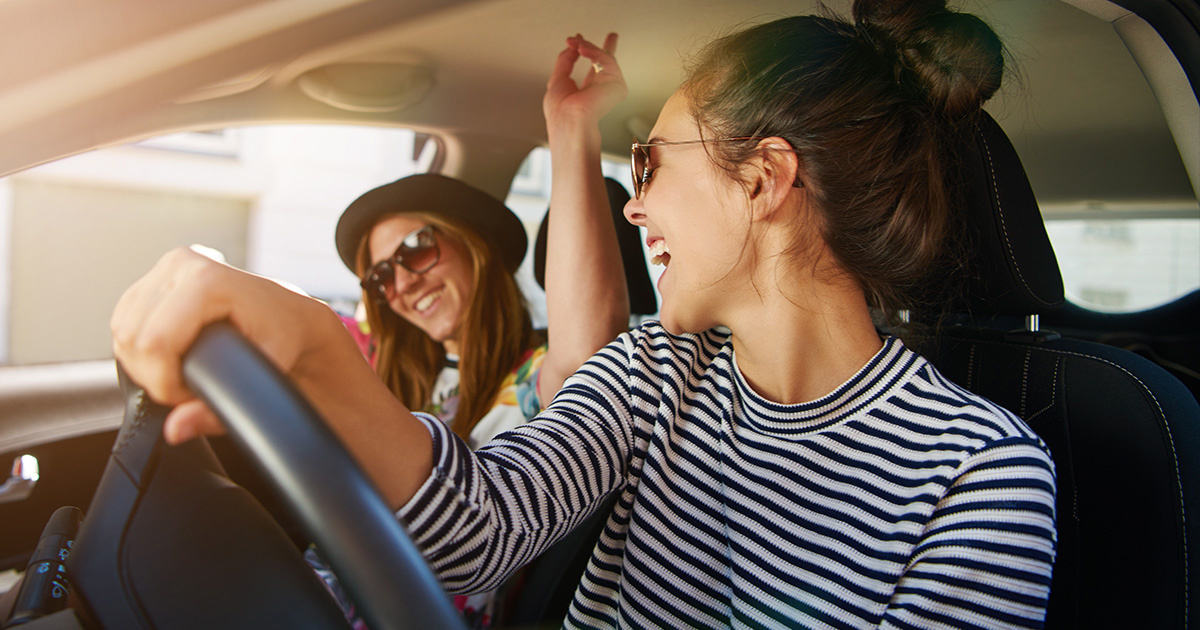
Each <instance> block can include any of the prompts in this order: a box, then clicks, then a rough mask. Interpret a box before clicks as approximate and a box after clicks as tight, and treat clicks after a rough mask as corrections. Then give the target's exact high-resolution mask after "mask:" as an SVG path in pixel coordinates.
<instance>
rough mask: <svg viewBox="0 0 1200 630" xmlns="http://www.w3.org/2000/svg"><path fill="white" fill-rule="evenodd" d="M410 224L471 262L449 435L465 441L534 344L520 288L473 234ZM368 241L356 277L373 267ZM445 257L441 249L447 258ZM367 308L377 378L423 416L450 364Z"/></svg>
mask: <svg viewBox="0 0 1200 630" xmlns="http://www.w3.org/2000/svg"><path fill="white" fill-rule="evenodd" d="M393 216H397V215H387V216H384V217H380V221H382V220H385V219H387V218H390V217H393ZM405 216H411V217H414V218H416V219H418V220H420V221H422V222H424V223H426V224H428V225H433V226H434V227H436V228H437V229H438V238H441V239H453V240H454V241H455V242H456V243H458V244H460V245H462V246H463V248H462V249H463V250H464V251H466V252H467V255H468V256H469V257H470V262H471V270H472V286H471V295H470V298H469V300H468V304H467V308H466V311H465V312H464V313H463V316H462V321H461V322H459V348H460V351H461V355H460V356H459V375H460V381H459V403H458V410H457V411H456V412H455V415H454V420H453V422H451V424H450V428H451V430H453V431H454V432H455V433H456V434H458V436H459V437H461V438H463V439H464V440H466V439H468V437H469V436H470V434H471V429H473V428H475V425H476V424H478V423H479V420H480V419H481V418H483V416H484V415H486V414H487V412H488V411H489V410H491V408H492V407H493V406H494V404H495V401H496V396H497V395H498V394H499V392H500V385H501V383H503V381H504V379H505V377H507V376H508V375H509V373H511V372H512V369H513V368H514V367H515V366H516V365H517V362H518V361H519V360H520V359H521V357H522V356H523V355H524V354H525V352H526V351H527V350H528V349H529V348H530V347H531V346H532V345H534V343H535V342H536V341H537V338H536V337H535V335H534V331H533V324H532V322H531V320H530V317H529V309H528V308H527V306H526V304H525V298H524V296H523V295H522V294H521V291H520V288H519V287H518V286H517V282H516V280H515V279H514V278H513V276H512V275H511V274H509V273H508V271H507V270H506V269H505V267H504V265H503V263H502V262H501V261H500V258H499V257H498V256H497V255H496V254H495V252H493V251H492V249H491V248H490V247H489V246H488V245H487V243H486V242H485V241H484V240H483V239H482V238H480V236H479V235H478V234H476V233H475V231H474V230H472V229H470V228H468V227H466V226H465V225H463V224H461V223H459V222H457V221H454V220H451V219H447V218H446V217H443V216H441V215H438V214H434V213H424V212H414V213H406V214H405ZM370 233H371V230H367V232H366V233H365V234H364V235H363V238H362V240H361V241H360V242H359V245H358V252H357V255H356V261H355V262H356V265H357V268H358V274H359V276H362V275H363V274H364V273H366V270H367V269H368V268H369V267H370V265H371V252H370V247H369V245H368V240H369V237H370ZM445 249H446V248H445V247H444V246H443V256H444V255H445ZM363 304H364V306H365V309H366V312H367V323H368V325H370V327H371V334H372V335H373V336H374V337H375V340H376V359H375V361H376V363H375V371H376V373H377V374H379V377H380V378H381V379H382V380H383V382H384V384H385V385H387V387H388V389H390V390H391V391H392V393H393V394H395V396H396V397H397V398H399V399H400V401H401V402H403V403H404V404H405V406H407V407H408V408H409V409H413V410H418V411H419V410H422V409H425V408H426V407H428V406H429V404H430V402H431V401H430V397H431V395H432V390H433V384H434V381H435V380H436V379H437V375H438V373H439V372H440V371H441V369H442V367H443V365H444V364H445V360H446V354H445V350H443V348H442V344H441V343H438V342H436V341H434V340H432V339H430V338H429V336H428V335H426V334H425V332H424V331H422V330H421V329H420V328H417V327H416V326H414V325H412V324H410V323H409V322H408V321H406V320H405V319H404V318H403V317H400V316H399V315H397V314H396V313H395V312H394V311H392V309H391V308H389V307H388V306H387V305H386V304H378V303H377V302H375V300H373V299H371V297H370V296H368V295H367V294H365V293H364V294H363Z"/></svg>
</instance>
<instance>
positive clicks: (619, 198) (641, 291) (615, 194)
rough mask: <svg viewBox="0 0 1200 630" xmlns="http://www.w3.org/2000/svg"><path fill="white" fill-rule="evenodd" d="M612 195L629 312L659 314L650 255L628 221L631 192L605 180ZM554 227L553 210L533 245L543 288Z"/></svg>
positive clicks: (536, 275)
mask: <svg viewBox="0 0 1200 630" xmlns="http://www.w3.org/2000/svg"><path fill="white" fill-rule="evenodd" d="M604 187H605V189H606V190H607V191H608V206H609V209H610V210H611V211H612V217H613V227H615V228H616V230H617V245H618V246H620V248H621V262H622V263H623V264H624V265H625V287H626V288H627V289H629V311H630V313H631V314H633V315H639V316H640V315H654V314H655V313H658V297H657V296H656V295H655V293H654V283H653V282H652V281H651V280H650V270H649V269H648V268H647V267H646V254H645V252H644V251H643V249H642V237H641V232H640V231H639V230H638V227H637V226H636V225H634V224H632V223H630V222H629V221H626V220H625V214H624V209H625V204H626V203H629V192H628V191H627V190H625V187H624V186H622V185H621V183H620V182H618V181H617V180H615V179H613V178H611V177H605V178H604ZM549 225H550V209H549V208H547V209H546V216H545V218H543V219H542V225H541V227H539V228H538V235H537V240H536V241H534V243H533V277H534V278H535V279H536V280H537V283H538V285H539V286H541V287H542V288H543V289H544V288H546V230H547V229H548V226H549Z"/></svg>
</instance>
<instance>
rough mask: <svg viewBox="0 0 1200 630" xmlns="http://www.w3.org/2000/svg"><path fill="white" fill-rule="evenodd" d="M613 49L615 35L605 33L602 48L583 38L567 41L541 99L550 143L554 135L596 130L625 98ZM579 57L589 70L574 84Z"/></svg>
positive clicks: (615, 44) (622, 79)
mask: <svg viewBox="0 0 1200 630" xmlns="http://www.w3.org/2000/svg"><path fill="white" fill-rule="evenodd" d="M616 50H617V34H616V33H609V34H608V37H606V38H605V40H604V47H603V48H600V47H598V46H596V45H595V44H593V43H591V42H589V41H588V40H586V39H584V38H583V36H582V35H574V36H572V37H568V38H567V47H566V48H565V49H563V51H562V52H560V53H559V54H558V58H557V59H556V61H555V64H554V69H553V71H551V73H550V80H549V82H547V84H546V95H545V98H544V99H543V100H542V111H543V113H544V114H545V115H546V130H547V132H548V133H549V134H550V135H551V136H552V138H551V140H552V141H553V136H555V135H557V134H561V133H578V131H579V129H580V128H586V129H591V128H594V127H596V126H597V124H598V123H599V121H600V119H601V118H603V117H604V115H605V114H607V113H608V112H609V111H611V110H612V108H613V107H616V105H617V103H620V102H621V101H622V100H623V99H624V98H625V95H626V94H627V93H628V89H627V88H626V87H625V77H624V76H623V75H622V74H621V68H620V66H618V65H617V60H616V57H614V56H613V55H614V54H615V53H616ZM580 58H583V59H584V60H586V61H588V62H589V63H590V67H589V68H588V71H587V74H586V76H584V78H583V81H582V82H580V83H576V82H575V80H574V79H572V78H571V73H572V72H573V71H574V69H575V66H576V63H577V62H578V61H579V59H580Z"/></svg>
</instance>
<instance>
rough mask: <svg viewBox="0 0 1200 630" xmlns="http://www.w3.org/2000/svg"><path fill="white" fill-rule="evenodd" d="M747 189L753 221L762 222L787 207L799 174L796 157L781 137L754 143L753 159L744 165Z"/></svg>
mask: <svg viewBox="0 0 1200 630" xmlns="http://www.w3.org/2000/svg"><path fill="white" fill-rule="evenodd" d="M744 168H745V169H746V170H745V171H744V175H745V177H746V179H745V181H746V182H747V183H748V184H749V185H748V187H747V190H748V192H749V194H750V201H751V202H752V205H753V207H754V218H755V219H756V220H758V219H765V218H767V217H769V216H770V215H773V214H774V213H775V212H776V211H777V210H778V209H780V208H782V207H784V206H785V205H787V202H788V200H789V198H790V197H791V196H792V194H793V193H799V194H803V192H804V189H803V188H796V187H795V183H796V181H797V178H798V176H799V174H800V158H799V156H798V155H796V150H795V149H793V148H792V145H791V144H789V143H788V142H787V141H786V140H784V139H783V138H778V137H770V138H763V139H762V140H759V141H758V149H757V152H756V153H755V155H754V156H753V157H751V158H750V159H749V160H747V161H746V162H745V163H744Z"/></svg>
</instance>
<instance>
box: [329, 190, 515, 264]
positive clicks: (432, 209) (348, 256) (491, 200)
mask: <svg viewBox="0 0 1200 630" xmlns="http://www.w3.org/2000/svg"><path fill="white" fill-rule="evenodd" d="M397 212H428V213H431V214H438V215H441V216H444V217H447V218H450V219H455V220H457V221H458V222H459V223H462V224H464V225H466V226H467V227H469V228H471V229H472V230H474V231H475V232H476V233H477V234H478V235H479V236H480V237H482V238H483V240H484V241H485V242H486V243H487V244H488V245H490V246H491V247H492V248H493V249H494V251H495V253H496V255H498V256H499V257H500V260H501V261H503V262H504V266H505V267H506V268H507V269H508V271H509V273H514V272H516V270H517V267H519V266H520V265H521V260H523V259H524V258H525V249H526V245H527V243H528V241H527V237H526V235H525V226H523V225H522V224H521V220H520V219H518V218H517V215H515V214H513V212H512V210H509V209H508V206H506V205H504V204H503V203H501V202H500V201H499V200H497V199H496V198H495V197H493V196H491V195H489V194H487V193H485V192H483V191H482V190H479V189H478V188H475V187H473V186H470V185H468V184H465V183H463V182H461V181H459V180H457V179H453V178H450V177H446V176H445V175H436V174H433V173H424V174H420V175H412V176H409V177H404V178H402V179H398V180H396V181H394V182H392V183H390V184H384V185H383V186H380V187H378V188H374V189H371V190H368V191H367V192H365V193H363V195H362V196H361V197H359V198H358V199H355V200H354V203H352V204H350V206H349V207H348V208H346V211H345V212H343V213H342V218H340V219H338V224H337V230H336V231H335V232H334V240H335V242H336V243H337V250H338V255H339V256H341V257H342V262H343V263H346V266H347V267H349V268H350V271H352V272H354V273H358V270H357V269H355V268H354V267H355V266H354V262H355V261H354V257H355V255H356V254H357V252H358V244H359V242H360V241H361V240H362V237H363V235H364V234H366V233H367V230H370V229H371V228H372V227H374V226H375V223H376V222H378V221H379V219H380V218H381V217H383V216H385V215H389V214H394V213H397Z"/></svg>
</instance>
